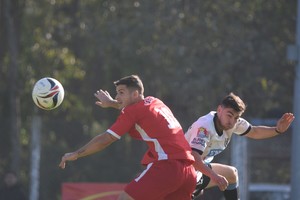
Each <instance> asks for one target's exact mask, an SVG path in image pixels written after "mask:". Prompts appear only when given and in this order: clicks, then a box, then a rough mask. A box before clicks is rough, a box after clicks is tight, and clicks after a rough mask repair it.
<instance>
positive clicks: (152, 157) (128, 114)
mask: <svg viewBox="0 0 300 200" xmlns="http://www.w3.org/2000/svg"><path fill="white" fill-rule="evenodd" d="M107 132H108V133H110V134H112V135H113V136H115V137H117V138H119V139H120V138H121V136H122V135H124V134H125V133H129V134H130V136H131V137H133V138H135V139H140V140H144V141H145V142H146V143H147V145H148V147H149V149H148V151H147V152H146V154H145V155H144V158H143V160H142V161H141V163H142V164H144V165H147V164H149V163H151V162H153V161H158V160H167V159H176V160H187V161H189V162H191V163H193V162H194V157H193V156H192V154H191V148H190V146H189V144H188V142H187V141H186V139H185V137H184V132H183V130H182V128H181V125H180V124H179V122H178V121H177V119H176V118H175V117H174V115H173V113H172V112H171V110H170V109H169V108H168V107H167V106H166V105H165V104H164V103H163V102H162V101H161V100H159V99H157V98H154V97H146V98H145V99H144V100H142V101H140V102H137V103H135V104H132V105H129V106H126V107H125V108H123V109H122V111H121V113H120V115H119V117H118V118H117V120H116V122H115V123H114V124H113V125H112V126H111V127H110V128H109V129H108V130H107Z"/></svg>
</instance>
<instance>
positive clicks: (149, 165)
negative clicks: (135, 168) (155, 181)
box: [134, 163, 153, 182]
mask: <svg viewBox="0 0 300 200" xmlns="http://www.w3.org/2000/svg"><path fill="white" fill-rule="evenodd" d="M152 165H153V163H149V164H148V165H147V168H146V169H145V170H144V171H143V172H142V173H141V174H140V175H139V177H137V178H136V179H134V180H135V182H138V181H139V180H140V179H141V178H142V177H143V176H144V175H145V174H146V172H147V171H148V170H149V169H150V167H151V166H152Z"/></svg>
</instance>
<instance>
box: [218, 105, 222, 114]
mask: <svg viewBox="0 0 300 200" xmlns="http://www.w3.org/2000/svg"><path fill="white" fill-rule="evenodd" d="M222 108H223V107H222V105H219V106H218V108H217V112H218V113H219V112H221V111H222Z"/></svg>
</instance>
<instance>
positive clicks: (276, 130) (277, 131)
mask: <svg viewBox="0 0 300 200" xmlns="http://www.w3.org/2000/svg"><path fill="white" fill-rule="evenodd" d="M275 132H276V133H278V134H282V133H283V132H280V131H279V130H278V129H277V127H276V128H275Z"/></svg>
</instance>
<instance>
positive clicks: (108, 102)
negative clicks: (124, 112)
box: [94, 90, 119, 109]
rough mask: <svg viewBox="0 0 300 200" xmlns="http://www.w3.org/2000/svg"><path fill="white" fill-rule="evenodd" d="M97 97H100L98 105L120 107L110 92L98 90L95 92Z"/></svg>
mask: <svg viewBox="0 0 300 200" xmlns="http://www.w3.org/2000/svg"><path fill="white" fill-rule="evenodd" d="M94 95H95V97H96V98H97V99H98V101H96V105H98V106H100V107H102V108H116V109H119V104H118V102H117V100H115V99H113V98H112V97H111V96H110V94H109V92H107V91H103V90H98V91H97V92H96V93H95V94H94Z"/></svg>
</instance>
